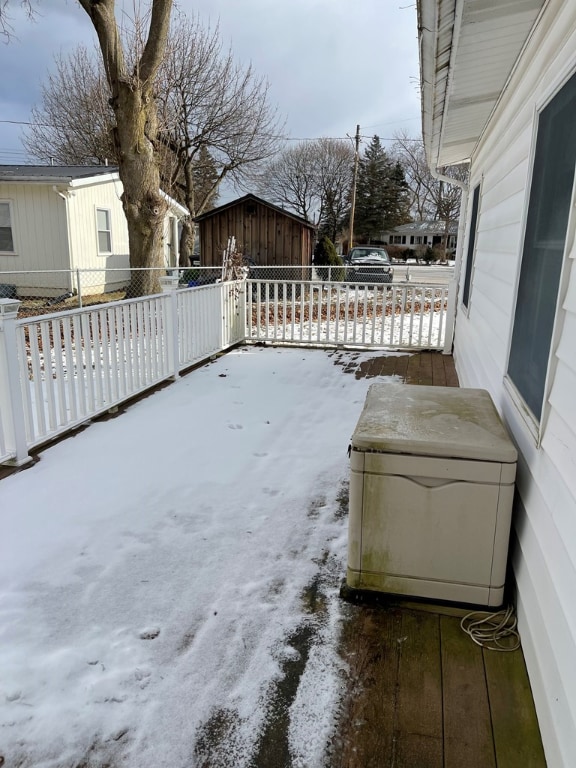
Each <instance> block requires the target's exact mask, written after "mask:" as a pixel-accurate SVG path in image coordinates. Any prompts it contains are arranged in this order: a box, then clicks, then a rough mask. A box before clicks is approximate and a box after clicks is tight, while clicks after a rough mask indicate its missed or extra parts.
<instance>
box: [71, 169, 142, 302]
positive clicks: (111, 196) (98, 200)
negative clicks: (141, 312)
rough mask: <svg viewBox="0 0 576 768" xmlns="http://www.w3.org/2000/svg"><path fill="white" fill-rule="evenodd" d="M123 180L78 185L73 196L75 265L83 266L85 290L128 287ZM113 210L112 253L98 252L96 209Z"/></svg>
mask: <svg viewBox="0 0 576 768" xmlns="http://www.w3.org/2000/svg"><path fill="white" fill-rule="evenodd" d="M121 195H122V182H120V181H107V182H105V183H98V184H88V185H86V186H78V187H75V188H74V190H73V194H72V196H71V197H70V199H69V203H68V206H69V212H70V239H71V244H72V247H71V265H72V266H73V268H74V269H78V270H81V275H80V279H81V284H82V293H83V294H84V295H87V294H90V293H102V292H103V291H112V290H116V289H118V288H122V287H124V286H125V285H126V284H127V283H128V281H129V273H128V271H127V270H126V269H125V268H126V267H128V266H129V263H130V258H129V248H128V226H127V224H126V217H125V216H124V211H123V209H122V202H121V200H120V196H121ZM98 208H103V209H105V210H108V211H110V230H111V235H112V253H111V254H100V253H99V252H98V229H97V224H96V210H97V209H98Z"/></svg>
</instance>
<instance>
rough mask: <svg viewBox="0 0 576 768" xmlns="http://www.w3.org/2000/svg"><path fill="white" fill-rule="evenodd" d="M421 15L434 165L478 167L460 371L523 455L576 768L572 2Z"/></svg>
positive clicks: (544, 605) (441, 8) (527, 622)
mask: <svg viewBox="0 0 576 768" xmlns="http://www.w3.org/2000/svg"><path fill="white" fill-rule="evenodd" d="M418 15H419V19H418V27H419V29H420V66H421V85H422V118H423V129H424V143H425V147H426V152H427V157H428V161H429V163H430V166H431V168H432V169H438V168H441V167H443V166H446V165H450V164H454V163H456V164H458V163H462V162H469V163H470V185H469V191H468V199H467V202H466V200H463V205H462V211H463V214H462V216H463V221H462V223H463V226H462V228H461V232H463V233H464V234H465V236H464V237H461V238H460V242H459V248H458V251H459V254H457V256H458V255H459V256H460V257H461V264H462V267H461V277H460V288H459V301H458V310H457V316H456V324H455V338H454V357H455V361H456V367H457V371H458V375H459V377H460V382H461V385H462V386H465V387H480V388H484V389H487V390H489V391H490V393H491V395H492V397H493V399H494V401H495V403H496V405H497V407H498V409H499V410H500V413H501V414H502V416H503V418H504V420H505V422H506V424H507V426H508V429H509V431H510V434H511V435H512V437H513V439H514V441H515V443H516V445H517V447H518V450H519V457H520V458H519V471H518V478H517V494H516V500H515V516H514V532H513V537H512V543H511V564H512V566H513V573H514V579H515V590H516V601H517V611H518V618H519V626H520V631H521V636H522V644H523V648H524V654H525V658H526V663H527V666H528V672H529V675H530V681H531V685H532V690H533V694H534V700H535V704H536V709H537V713H538V718H539V722H540V728H541V733H542V738H543V743H544V748H545V751H546V758H547V762H548V766H549V768H560V766H562V767H563V768H574V766H576V396H575V395H576V266H575V260H576V245H575V237H574V234H575V231H576V194H575V164H576V2H574V0H546V2H545V0H508V1H507V2H501V0H418ZM457 264H458V259H457Z"/></svg>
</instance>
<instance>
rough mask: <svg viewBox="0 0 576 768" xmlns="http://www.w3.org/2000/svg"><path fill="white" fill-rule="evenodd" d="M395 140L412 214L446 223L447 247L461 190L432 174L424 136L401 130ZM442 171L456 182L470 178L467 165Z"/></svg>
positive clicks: (416, 217)
mask: <svg viewBox="0 0 576 768" xmlns="http://www.w3.org/2000/svg"><path fill="white" fill-rule="evenodd" d="M395 139H396V141H395V143H394V145H393V147H392V154H393V155H394V156H395V157H397V158H398V160H399V162H400V163H401V165H402V167H403V168H404V173H405V176H406V181H407V183H408V187H409V190H410V195H411V205H410V210H411V213H412V216H413V217H414V219H415V220H418V221H426V220H432V221H442V222H444V242H443V247H444V249H446V245H447V242H448V236H449V234H450V229H451V228H452V225H453V224H454V222H456V221H458V217H459V216H460V198H461V189H460V187H459V186H458V185H456V184H450V183H448V182H447V181H441V180H439V179H437V178H436V177H435V176H433V175H432V173H431V171H430V168H429V166H428V162H427V160H426V153H425V151H424V143H423V141H422V140H421V139H414V138H411V137H410V136H409V135H408V134H407V133H405V132H400V133H397V134H396V136H395ZM438 170H439V172H440V173H441V174H442V175H444V176H448V177H451V178H454V179H455V180H456V181H466V180H467V178H468V166H467V165H453V166H448V167H446V168H439V169H438Z"/></svg>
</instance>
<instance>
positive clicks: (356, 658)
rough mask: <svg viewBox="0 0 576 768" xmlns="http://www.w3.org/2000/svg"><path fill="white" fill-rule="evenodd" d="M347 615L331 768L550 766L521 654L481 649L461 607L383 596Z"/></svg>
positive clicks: (526, 767)
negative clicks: (343, 680) (344, 684)
mask: <svg viewBox="0 0 576 768" xmlns="http://www.w3.org/2000/svg"><path fill="white" fill-rule="evenodd" d="M387 603H388V604H387ZM346 612H347V619H346V629H345V637H344V641H343V646H344V657H345V659H346V661H347V663H348V665H349V667H350V671H349V681H350V687H349V690H348V694H347V696H346V698H345V701H344V705H343V708H342V710H341V713H340V717H339V720H338V722H339V725H338V738H337V740H336V742H335V744H334V747H333V750H332V755H331V757H330V763H329V765H330V768H462V766H466V768H546V761H545V758H544V752H543V749H542V743H541V738H540V732H539V729H538V722H537V719H536V715H535V710H534V703H533V700H532V695H531V691H530V684H529V681H528V676H527V673H526V667H525V664H524V658H523V655H522V651H521V650H520V649H519V650H517V651H513V652H512V653H498V652H495V651H488V650H483V649H481V648H480V647H478V646H477V645H475V644H474V643H473V641H472V640H471V639H470V638H469V637H468V635H466V634H465V633H464V632H463V631H462V630H461V629H460V617H461V616H462V615H464V614H465V613H466V610H465V609H463V608H460V607H457V606H454V607H451V606H434V605H433V604H429V603H426V604H422V606H421V607H420V606H419V605H418V603H417V602H414V601H413V602H410V603H403V602H402V601H395V600H394V599H393V598H384V597H383V598H382V599H381V604H380V605H376V606H375V605H371V604H367V605H350V606H349V607H347V611H346Z"/></svg>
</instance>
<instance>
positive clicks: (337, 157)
mask: <svg viewBox="0 0 576 768" xmlns="http://www.w3.org/2000/svg"><path fill="white" fill-rule="evenodd" d="M312 149H313V151H314V152H315V153H316V155H317V161H316V163H315V165H314V166H313V167H312V168H311V172H312V174H313V176H314V177H315V180H316V184H317V188H318V193H319V196H320V215H319V230H320V233H321V234H325V235H327V236H328V237H329V238H330V240H331V241H332V242H333V243H335V242H336V239H337V237H338V235H339V234H340V232H341V231H342V227H343V226H344V219H345V218H346V222H345V223H346V224H347V223H348V211H349V209H350V191H351V189H352V175H353V168H354V147H353V146H352V144H350V143H348V142H347V141H339V140H338V139H326V138H323V139H318V140H317V141H316V142H315V143H314V145H313V147H312Z"/></svg>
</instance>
